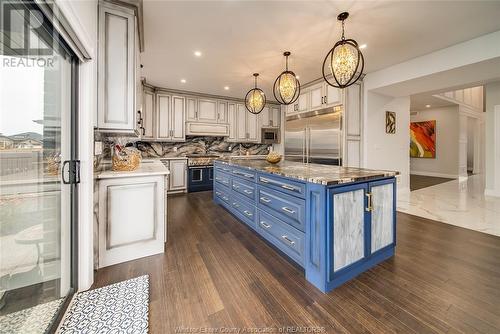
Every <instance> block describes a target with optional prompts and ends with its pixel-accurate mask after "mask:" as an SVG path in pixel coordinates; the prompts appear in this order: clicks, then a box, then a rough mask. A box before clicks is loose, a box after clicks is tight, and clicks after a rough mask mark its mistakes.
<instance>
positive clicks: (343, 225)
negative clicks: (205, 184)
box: [214, 158, 397, 292]
mask: <svg viewBox="0 0 500 334" xmlns="http://www.w3.org/2000/svg"><path fill="white" fill-rule="evenodd" d="M396 175H397V172H390V171H377V170H369V169H359V168H349V167H339V166H327V165H318V164H303V163H298V162H289V161H282V162H280V163H278V164H270V163H268V162H267V161H266V160H264V159H247V158H222V159H218V160H216V161H215V177H214V201H215V202H216V203H217V204H219V205H221V206H223V207H224V208H226V209H227V210H228V211H229V212H231V213H232V214H233V215H234V216H236V217H237V218H238V219H239V220H240V221H241V222H243V223H245V224H246V225H248V226H249V227H250V228H252V229H253V230H254V231H256V232H257V233H258V234H259V235H261V236H262V237H263V238H265V239H266V240H267V241H268V242H269V243H271V244H272V245H274V246H275V247H276V248H278V249H279V250H281V251H282V252H283V253H284V254H286V255H287V257H288V258H290V259H291V260H292V261H294V262H296V263H297V264H298V265H300V266H301V267H303V268H304V270H305V276H306V279H307V280H308V281H309V282H310V283H312V284H313V285H314V286H316V287H317V288H318V289H320V290H321V291H323V292H328V291H330V290H332V289H334V288H335V287H337V286H339V285H341V284H343V283H344V282H346V281H347V280H350V279H351V278H353V277H355V276H357V275H358V274H360V273H362V272H364V271H366V270H368V269H369V268H371V267H373V266H375V265H376V264H378V263H380V262H382V261H384V260H386V259H388V258H389V257H391V256H393V255H394V248H395V246H396V178H395V176H396Z"/></svg>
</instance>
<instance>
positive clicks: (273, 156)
mask: <svg viewBox="0 0 500 334" xmlns="http://www.w3.org/2000/svg"><path fill="white" fill-rule="evenodd" d="M266 161H267V162H269V163H272V164H277V163H278V162H280V161H281V154H279V153H276V152H270V153H269V154H268V155H267V156H266Z"/></svg>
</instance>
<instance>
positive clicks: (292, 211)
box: [281, 206, 295, 214]
mask: <svg viewBox="0 0 500 334" xmlns="http://www.w3.org/2000/svg"><path fill="white" fill-rule="evenodd" d="M281 210H283V211H285V212H288V213H289V214H294V213H295V211H294V210H292V209H290V208H287V207H286V206H284V207H282V208H281Z"/></svg>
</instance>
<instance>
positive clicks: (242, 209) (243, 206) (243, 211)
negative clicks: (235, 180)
mask: <svg viewBox="0 0 500 334" xmlns="http://www.w3.org/2000/svg"><path fill="white" fill-rule="evenodd" d="M231 207H232V211H233V212H234V213H237V216H238V217H240V219H241V220H243V222H244V223H245V224H247V225H248V226H250V227H251V228H253V229H255V221H256V209H255V206H253V205H252V204H250V203H248V202H247V201H246V200H244V199H242V198H240V197H239V196H235V193H234V192H233V193H232V196H231Z"/></svg>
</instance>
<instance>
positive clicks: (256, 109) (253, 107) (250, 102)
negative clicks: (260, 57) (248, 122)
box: [245, 73, 266, 114]
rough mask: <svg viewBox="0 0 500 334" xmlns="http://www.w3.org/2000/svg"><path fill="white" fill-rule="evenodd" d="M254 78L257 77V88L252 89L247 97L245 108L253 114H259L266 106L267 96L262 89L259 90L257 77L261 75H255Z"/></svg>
mask: <svg viewBox="0 0 500 334" xmlns="http://www.w3.org/2000/svg"><path fill="white" fill-rule="evenodd" d="M253 76H254V77H255V87H254V88H252V89H250V90H249V91H248V93H247V95H246V96H245V107H246V108H247V110H248V111H250V112H251V113H252V114H258V113H260V112H261V111H262V109H264V106H265V105H266V94H264V92H263V91H262V89H260V88H257V77H258V76H259V73H254V74H253Z"/></svg>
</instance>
